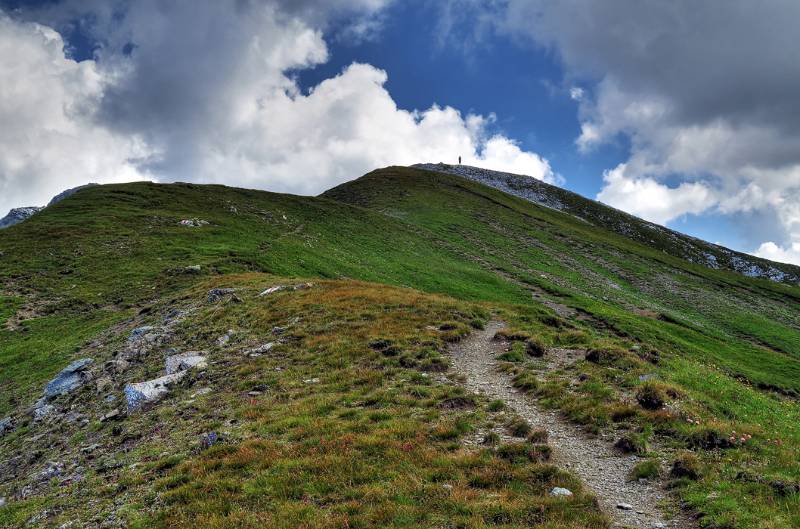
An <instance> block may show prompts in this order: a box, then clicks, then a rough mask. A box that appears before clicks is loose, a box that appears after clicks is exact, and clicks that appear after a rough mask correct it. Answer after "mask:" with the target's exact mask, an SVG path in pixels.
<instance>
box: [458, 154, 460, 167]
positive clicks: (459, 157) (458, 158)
mask: <svg viewBox="0 0 800 529" xmlns="http://www.w3.org/2000/svg"><path fill="white" fill-rule="evenodd" d="M458 165H461V156H459V157H458Z"/></svg>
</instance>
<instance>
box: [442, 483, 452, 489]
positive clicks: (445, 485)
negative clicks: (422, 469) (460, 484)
mask: <svg viewBox="0 0 800 529" xmlns="http://www.w3.org/2000/svg"><path fill="white" fill-rule="evenodd" d="M442 488H443V489H447V490H453V486H452V485H451V484H449V483H445V484H444V485H442Z"/></svg>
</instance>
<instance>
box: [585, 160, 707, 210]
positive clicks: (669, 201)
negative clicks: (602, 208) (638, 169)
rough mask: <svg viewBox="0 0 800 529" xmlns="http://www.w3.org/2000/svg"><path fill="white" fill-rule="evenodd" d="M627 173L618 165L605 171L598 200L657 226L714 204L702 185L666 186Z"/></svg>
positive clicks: (624, 166) (688, 183)
mask: <svg viewBox="0 0 800 529" xmlns="http://www.w3.org/2000/svg"><path fill="white" fill-rule="evenodd" d="M626 170H627V166H626V165H625V164H620V165H618V166H617V167H615V168H614V169H612V170H610V171H606V172H605V174H604V175H603V181H604V184H605V185H604V187H603V190H602V191H600V193H599V194H598V195H597V199H598V200H600V201H601V202H605V203H606V204H608V205H610V206H614V207H615V208H617V209H621V210H623V211H627V212H629V213H632V214H633V215H637V216H639V217H642V218H644V219H647V220H649V221H651V222H655V223H658V224H666V223H667V222H669V221H671V220H674V219H676V218H678V217H681V216H683V215H685V214H687V213H700V212H702V211H705V210H706V209H708V208H709V207H711V206H712V205H714V204H715V202H716V200H715V198H714V194H713V192H712V191H711V190H710V189H709V188H708V187H707V186H706V185H704V184H702V183H699V182H691V183H690V182H683V183H681V184H680V185H678V186H677V187H668V186H666V185H664V184H662V183H660V182H658V181H657V180H655V179H653V178H646V177H645V178H642V177H635V176H629V175H628V174H626Z"/></svg>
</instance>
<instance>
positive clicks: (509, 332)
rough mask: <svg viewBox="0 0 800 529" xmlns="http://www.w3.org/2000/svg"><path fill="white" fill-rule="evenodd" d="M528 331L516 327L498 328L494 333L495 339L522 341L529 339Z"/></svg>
mask: <svg viewBox="0 0 800 529" xmlns="http://www.w3.org/2000/svg"><path fill="white" fill-rule="evenodd" d="M530 337H531V335H530V333H528V332H525V331H520V330H516V329H500V330H499V331H497V332H496V333H495V335H494V339H495V340H505V341H509V342H524V341H526V340H529V339H530Z"/></svg>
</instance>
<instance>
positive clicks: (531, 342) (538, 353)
mask: <svg viewBox="0 0 800 529" xmlns="http://www.w3.org/2000/svg"><path fill="white" fill-rule="evenodd" d="M545 351H546V348H545V346H544V344H543V343H542V342H541V340H538V339H536V338H529V339H528V341H526V342H525V352H526V353H528V356H532V357H534V358H541V357H543V356H544V353H545Z"/></svg>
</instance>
